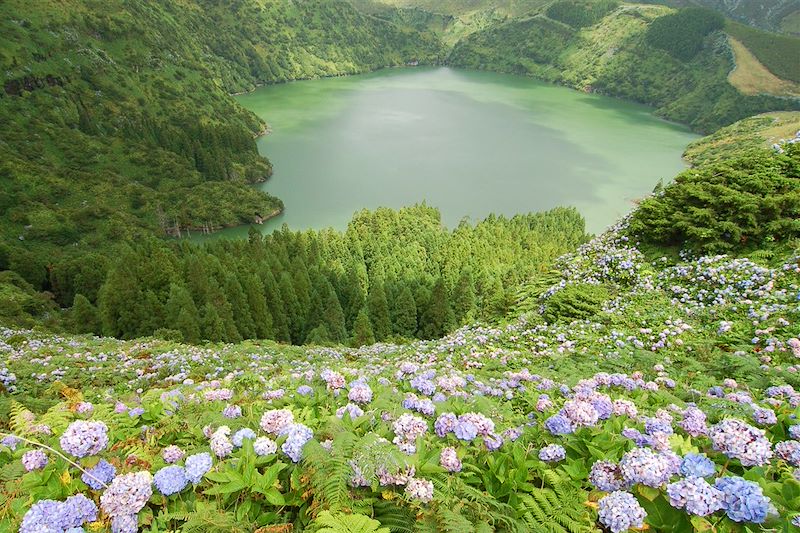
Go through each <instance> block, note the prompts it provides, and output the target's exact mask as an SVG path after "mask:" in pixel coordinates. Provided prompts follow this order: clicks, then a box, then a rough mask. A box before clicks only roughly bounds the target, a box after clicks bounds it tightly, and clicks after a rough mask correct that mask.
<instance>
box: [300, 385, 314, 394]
mask: <svg viewBox="0 0 800 533" xmlns="http://www.w3.org/2000/svg"><path fill="white" fill-rule="evenodd" d="M313 392H314V389H312V388H311V387H309V386H308V385H300V386H299V387H297V394H299V395H300V396H310V395H311V394H312V393H313Z"/></svg>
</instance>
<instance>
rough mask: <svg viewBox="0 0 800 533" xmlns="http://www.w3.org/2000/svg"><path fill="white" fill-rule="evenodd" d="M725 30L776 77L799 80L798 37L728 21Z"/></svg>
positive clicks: (799, 44)
mask: <svg viewBox="0 0 800 533" xmlns="http://www.w3.org/2000/svg"><path fill="white" fill-rule="evenodd" d="M725 31H726V32H727V33H728V35H730V36H731V37H733V38H734V39H736V40H738V41H740V42H741V43H742V44H743V45H744V46H746V47H747V49H748V50H750V51H751V52H752V53H753V55H754V56H755V57H757V58H758V60H759V61H760V62H761V63H763V65H764V66H765V67H766V68H767V69H769V71H770V72H772V73H773V74H774V75H776V76H777V77H779V78H781V79H784V80H788V81H794V82H800V60H798V58H800V39H799V38H797V37H790V36H786V35H779V34H777V33H770V32H766V31H762V30H757V29H755V28H751V27H748V26H745V25H743V24H739V23H738V22H733V21H728V22H727V24H726V25H725Z"/></svg>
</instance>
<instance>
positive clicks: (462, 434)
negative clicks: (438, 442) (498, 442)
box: [453, 418, 478, 442]
mask: <svg viewBox="0 0 800 533" xmlns="http://www.w3.org/2000/svg"><path fill="white" fill-rule="evenodd" d="M453 433H455V435H456V437H457V438H458V439H460V440H463V441H467V442H469V441H472V440H474V439H475V437H477V436H478V428H477V427H476V426H475V424H473V423H472V422H470V421H469V420H463V419H461V418H459V419H458V422H456V425H455V427H454V428H453Z"/></svg>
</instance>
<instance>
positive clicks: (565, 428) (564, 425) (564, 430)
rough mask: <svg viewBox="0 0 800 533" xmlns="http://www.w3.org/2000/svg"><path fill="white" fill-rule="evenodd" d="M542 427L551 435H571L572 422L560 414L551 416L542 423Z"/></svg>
mask: <svg viewBox="0 0 800 533" xmlns="http://www.w3.org/2000/svg"><path fill="white" fill-rule="evenodd" d="M544 427H545V429H547V431H549V432H550V433H551V434H553V435H568V434H570V433H572V431H573V430H572V422H571V421H570V419H569V418H567V417H566V416H564V415H562V414H557V415H553V416H551V417H550V418H548V419H547V420H545V421H544Z"/></svg>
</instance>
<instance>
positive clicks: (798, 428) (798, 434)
mask: <svg viewBox="0 0 800 533" xmlns="http://www.w3.org/2000/svg"><path fill="white" fill-rule="evenodd" d="M789 437H791V438H793V439H796V440H800V424H795V425H794V426H789Z"/></svg>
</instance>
